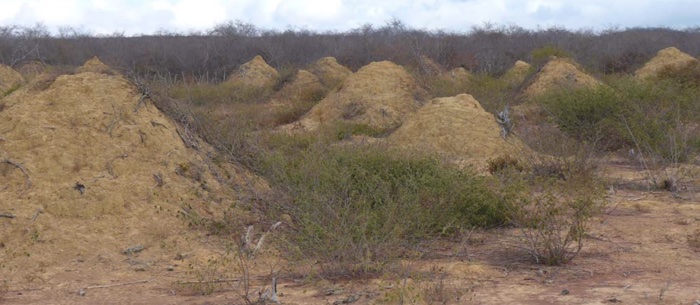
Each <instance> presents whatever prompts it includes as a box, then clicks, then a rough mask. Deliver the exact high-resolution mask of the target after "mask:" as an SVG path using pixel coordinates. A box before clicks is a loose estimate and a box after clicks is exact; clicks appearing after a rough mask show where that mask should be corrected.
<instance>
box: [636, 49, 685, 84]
mask: <svg viewBox="0 0 700 305" xmlns="http://www.w3.org/2000/svg"><path fill="white" fill-rule="evenodd" d="M697 61H698V60H697V59H695V58H694V57H692V56H690V55H688V54H686V53H683V52H681V50H679V49H677V48H674V47H669V48H665V49H663V50H661V51H659V52H658V53H657V54H656V56H654V58H652V59H651V60H650V61H649V62H647V63H646V64H645V65H644V66H643V67H641V68H639V69H638V70H637V71H635V72H634V76H635V77H636V78H638V79H646V78H652V77H656V76H658V74H659V72H660V71H661V70H663V69H668V68H672V69H679V68H683V67H685V66H688V65H690V64H693V63H696V62H697Z"/></svg>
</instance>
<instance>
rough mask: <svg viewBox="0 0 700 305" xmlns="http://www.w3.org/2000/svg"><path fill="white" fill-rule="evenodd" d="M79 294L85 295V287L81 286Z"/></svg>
mask: <svg viewBox="0 0 700 305" xmlns="http://www.w3.org/2000/svg"><path fill="white" fill-rule="evenodd" d="M78 295H79V296H81V297H84V296H85V288H80V291H78Z"/></svg>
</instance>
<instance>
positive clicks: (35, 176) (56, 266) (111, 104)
mask: <svg viewBox="0 0 700 305" xmlns="http://www.w3.org/2000/svg"><path fill="white" fill-rule="evenodd" d="M4 102H5V107H4V110H3V111H0V213H3V214H6V215H10V214H11V215H12V216H13V217H12V218H5V217H3V218H0V227H2V232H3V233H2V234H0V245H2V246H1V247H0V260H2V262H3V263H2V266H0V278H3V279H10V283H12V284H19V285H28V286H27V287H30V288H31V287H32V286H33V285H49V286H55V285H59V284H60V285H63V284H64V283H65V282H66V281H67V282H71V283H75V281H76V280H77V281H78V282H83V285H86V282H87V283H93V281H95V280H96V278H97V277H99V276H102V277H101V280H104V278H105V277H109V275H102V274H111V275H112V276H116V275H124V274H128V273H131V272H134V271H135V270H136V271H143V272H145V273H149V270H151V268H152V266H154V265H159V264H160V265H164V264H172V263H173V262H172V261H173V260H174V257H175V256H176V255H177V254H178V253H185V252H189V253H193V252H191V251H195V250H197V249H198V250H197V251H203V250H201V249H205V248H206V247H202V246H201V245H199V244H197V243H198V242H196V241H195V238H191V237H192V236H190V235H193V234H195V233H193V232H192V230H190V229H188V227H187V222H186V221H197V219H201V218H200V217H202V216H210V215H216V214H217V213H219V212H218V211H220V210H221V209H218V207H219V206H227V205H229V204H232V200H231V199H229V198H234V197H233V196H228V195H225V194H227V193H226V192H227V189H228V188H225V187H223V185H224V184H223V183H226V179H228V178H226V177H230V176H229V175H232V174H229V173H230V171H229V172H226V171H223V170H221V169H220V168H218V167H216V168H215V167H214V165H212V163H211V162H209V161H208V159H206V157H205V155H206V153H205V151H207V150H208V148H206V147H205V146H204V144H202V143H200V142H199V141H198V140H197V139H196V137H194V136H193V135H192V134H190V133H189V132H188V131H187V130H186V129H183V128H182V127H180V126H178V125H177V124H175V123H173V122H172V121H171V120H170V119H169V118H168V117H166V116H165V115H164V114H162V113H161V112H160V111H159V110H158V109H157V108H156V107H155V106H154V105H152V103H150V102H147V101H144V100H143V99H142V96H141V94H140V93H139V92H138V90H137V89H136V88H135V86H133V85H132V84H131V83H129V82H128V81H127V80H125V79H124V78H122V77H121V76H119V75H109V74H101V73H94V72H83V73H77V74H73V75H60V76H58V77H56V78H55V80H54V81H53V82H51V83H50V84H49V85H48V86H47V88H45V89H43V90H40V91H38V90H29V89H28V88H20V90H18V91H15V92H14V93H12V94H11V95H9V96H7V97H6V98H5V100H4ZM231 179H232V178H231ZM183 219H184V220H186V221H183ZM188 236H189V237H188ZM128 248H132V249H136V250H134V253H135V252H139V253H138V254H133V255H131V254H132V253H130V252H128V251H127V252H125V249H128ZM25 253H26V255H25ZM126 254H130V255H129V256H127V255H126ZM192 257H193V259H194V257H195V255H192ZM185 261H187V259H185ZM178 264H182V265H187V262H179V263H178ZM159 270H160V268H159ZM183 271H184V270H183ZM153 272H156V273H157V272H160V271H156V270H155V269H154V270H153ZM31 278H33V280H31Z"/></svg>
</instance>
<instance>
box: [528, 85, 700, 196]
mask: <svg viewBox="0 0 700 305" xmlns="http://www.w3.org/2000/svg"><path fill="white" fill-rule="evenodd" d="M538 102H539V103H540V104H541V105H543V107H544V109H545V111H546V112H547V113H548V114H549V115H550V119H551V121H552V123H554V124H555V125H556V126H557V127H558V128H559V129H560V130H562V131H563V132H564V133H566V134H567V135H569V136H571V137H574V138H576V139H578V140H579V141H582V142H586V143H595V145H597V146H598V149H600V150H619V149H622V148H624V149H626V150H628V151H629V153H628V156H629V157H630V159H631V161H632V162H634V163H636V164H639V166H640V167H641V168H643V169H644V170H645V172H646V173H647V175H648V178H649V181H650V182H651V184H652V186H654V187H656V188H663V189H668V190H670V191H674V192H675V191H677V190H679V182H680V180H682V179H683V178H684V177H683V175H684V170H683V166H682V164H683V163H686V162H689V161H693V160H694V159H695V158H696V157H697V156H698V152H700V128H699V127H698V126H699V125H700V119H699V118H698V116H697V113H699V111H700V86H698V85H696V84H694V83H692V82H682V81H678V80H677V79H668V78H657V79H653V80H649V81H637V80H635V79H632V78H630V77H618V78H610V81H609V87H608V86H598V87H593V88H581V89H576V90H567V91H554V92H550V93H548V94H545V95H544V96H542V97H541V98H540V99H539V100H538Z"/></svg>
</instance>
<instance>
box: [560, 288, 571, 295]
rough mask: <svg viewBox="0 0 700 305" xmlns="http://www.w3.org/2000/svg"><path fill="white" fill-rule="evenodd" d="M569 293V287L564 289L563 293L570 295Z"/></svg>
mask: <svg viewBox="0 0 700 305" xmlns="http://www.w3.org/2000/svg"><path fill="white" fill-rule="evenodd" d="M569 293H570V292H569V289H564V290H562V291H561V295H568V294H569Z"/></svg>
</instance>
